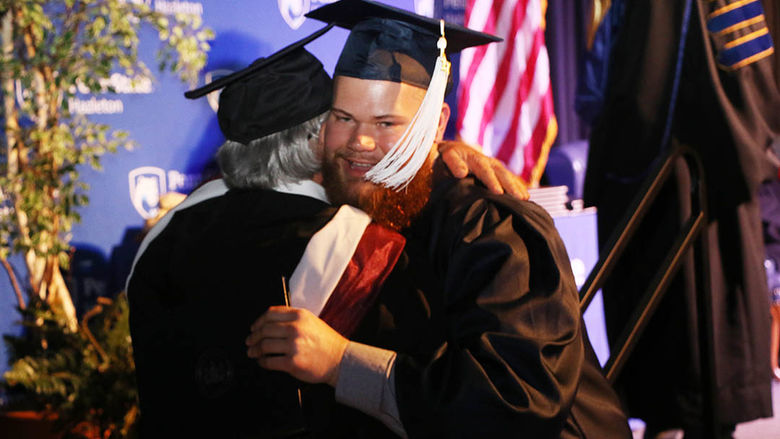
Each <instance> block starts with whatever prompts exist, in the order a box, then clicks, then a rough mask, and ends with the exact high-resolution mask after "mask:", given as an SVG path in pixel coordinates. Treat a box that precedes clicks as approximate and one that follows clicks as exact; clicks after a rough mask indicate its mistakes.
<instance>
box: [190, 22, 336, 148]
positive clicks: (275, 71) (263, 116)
mask: <svg viewBox="0 0 780 439" xmlns="http://www.w3.org/2000/svg"><path fill="white" fill-rule="evenodd" d="M331 27H333V25H329V26H326V27H325V28H323V29H320V30H318V31H317V32H315V33H313V34H311V35H309V36H307V37H306V38H303V39H301V40H299V41H296V42H295V43H293V44H290V45H289V46H287V47H285V48H283V49H281V50H279V51H278V52H275V53H274V54H272V55H270V56H268V57H267V58H258V59H257V60H255V61H254V62H253V63H252V64H250V65H249V66H248V67H246V68H244V69H242V70H239V71H237V72H234V73H232V74H230V75H228V76H224V77H222V78H219V79H217V80H215V81H212V82H210V83H209V84H206V85H204V86H203V87H200V88H198V89H195V90H191V91H188V92H186V93H185V94H184V95H185V96H186V97H187V98H189V99H195V98H199V97H201V96H203V95H206V94H208V93H210V92H212V91H214V90H218V89H220V88H223V87H224V88H225V89H224V90H222V93H220V95H219V109H218V110H217V119H218V120H219V126H220V128H221V129H222V133H223V134H224V135H225V137H226V138H227V139H229V140H234V141H237V142H241V143H244V144H246V143H249V142H251V141H252V140H255V139H259V138H261V137H265V136H267V135H269V134H273V133H276V132H279V131H282V130H286V129H288V128H291V127H294V126H295V125H298V124H300V123H303V122H306V121H307V120H310V119H312V118H313V117H315V116H317V115H319V114H322V113H324V112H325V111H327V110H328V109H329V108H330V105H331V100H332V98H333V91H332V90H333V86H332V83H331V79H330V76H328V73H327V72H326V71H325V70H324V69H323V67H322V64H321V63H320V62H319V60H317V58H315V57H314V56H313V55H312V54H310V53H309V52H307V51H306V49H304V48H303V46H304V45H305V44H307V43H309V42H310V41H312V40H314V39H316V38H317V37H319V36H320V35H322V34H323V33H325V32H327V31H328V30H329V29H330V28H331Z"/></svg>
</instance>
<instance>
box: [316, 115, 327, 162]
mask: <svg viewBox="0 0 780 439" xmlns="http://www.w3.org/2000/svg"><path fill="white" fill-rule="evenodd" d="M328 119H330V112H328V114H327V115H326V116H325V119H324V120H323V121H322V125H320V133H319V135H318V136H317V149H316V151H317V157H319V158H320V160H321V159H322V158H323V157H324V152H325V125H327V123H328Z"/></svg>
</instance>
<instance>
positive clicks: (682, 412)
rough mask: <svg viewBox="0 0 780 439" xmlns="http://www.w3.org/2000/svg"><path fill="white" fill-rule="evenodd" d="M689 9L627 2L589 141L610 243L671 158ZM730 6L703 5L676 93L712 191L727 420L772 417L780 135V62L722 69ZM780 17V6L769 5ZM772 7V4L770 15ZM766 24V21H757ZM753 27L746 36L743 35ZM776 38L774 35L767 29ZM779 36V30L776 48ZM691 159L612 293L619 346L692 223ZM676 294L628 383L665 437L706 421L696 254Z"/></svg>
mask: <svg viewBox="0 0 780 439" xmlns="http://www.w3.org/2000/svg"><path fill="white" fill-rule="evenodd" d="M685 3H686V2H684V1H677V0H653V1H638V0H636V1H628V2H627V5H626V13H625V14H626V15H625V19H624V21H623V24H622V28H621V31H620V34H619V36H618V39H617V41H616V46H615V48H614V53H613V58H612V60H611V63H610V82H609V86H608V89H607V92H606V102H605V106H604V112H603V113H602V115H601V117H600V119H599V120H598V121H597V123H596V125H595V127H594V131H593V133H592V136H591V142H590V154H589V158H588V170H587V175H586V180H585V201H586V203H587V204H590V205H595V206H596V207H597V208H598V211H599V214H598V222H599V239H600V241H601V243H602V245H603V244H604V243H605V242H607V240H608V239H609V237H610V235H611V234H612V233H613V232H614V231H615V229H616V227H617V225H618V224H619V223H620V220H621V218H622V217H623V215H625V214H626V210H627V208H628V207H629V205H630V202H631V200H632V198H633V197H634V196H635V195H637V192H638V190H639V188H640V186H641V184H642V181H643V180H644V178H645V177H646V176H647V175H648V173H649V169H650V168H651V167H652V166H653V165H654V164H655V163H656V161H657V160H660V158H661V157H662V156H663V154H664V151H665V148H668V147H670V145H668V144H667V145H664V144H662V139H663V138H664V128H665V124H666V121H667V118H668V114H669V113H668V110H669V108H670V97H671V95H672V91H673V89H674V87H673V85H674V76H675V66H676V62H677V58H678V54H679V46H678V42H679V41H680V35H681V28H682V25H681V22H682V18H683V15H684V6H685ZM728 3H734V2H733V1H731V2H727V1H724V0H717V1H709V0H694V1H693V2H692V10H691V19H690V22H689V28H688V35H687V39H686V40H685V48H684V57H683V62H682V66H681V74H680V79H679V85H678V97H677V102H676V106H675V109H674V118H673V120H672V125H671V127H670V130H669V140H670V144H672V143H675V142H676V143H682V144H685V145H687V146H689V147H691V148H692V149H694V150H695V151H697V152H698V153H699V155H700V156H701V159H702V162H703V167H704V174H705V175H704V180H705V182H706V184H707V192H708V199H707V201H708V205H709V208H710V211H709V213H710V223H709V226H708V228H707V233H708V239H709V257H710V259H709V262H710V285H711V287H712V299H713V312H714V315H713V318H714V325H715V327H714V334H715V361H716V367H717V377H716V379H717V395H716V398H717V401H718V404H719V411H718V413H717V416H718V418H719V421H720V422H721V423H722V424H726V425H728V424H734V423H738V422H743V421H748V420H751V419H755V418H760V417H766V416H771V414H772V403H771V393H770V390H771V388H770V380H771V377H770V370H769V361H768V359H769V349H768V346H769V341H768V335H769V313H768V312H767V306H768V292H767V288H766V280H765V277H764V270H763V266H762V260H763V257H764V252H763V243H762V236H761V227H760V226H761V224H760V219H759V211H758V205H757V201H756V198H757V191H758V186H759V184H760V183H761V181H762V180H764V179H766V178H772V177H773V176H774V175H776V172H777V171H776V168H775V169H773V167H772V166H771V163H770V161H769V160H768V159H767V156H766V149H767V147H768V146H769V144H770V143H771V141H772V139H773V138H777V137H778V136H779V135H780V111H778V108H780V93H778V84H777V76H776V75H777V72H775V70H774V69H775V68H776V65H777V61H776V59H777V54H774V55H772V56H769V57H768V58H764V59H762V60H760V61H758V62H755V63H753V64H750V65H747V66H745V67H743V68H741V69H738V70H736V71H728V70H724V69H722V68H720V67H718V65H717V63H716V58H717V56H718V52H719V51H721V50H724V47H725V44H727V43H728V42H729V41H730V40H733V39H735V38H736V36H734V35H718V34H710V33H709V32H708V31H707V28H706V22H707V17H708V16H709V14H710V13H711V12H712V11H714V10H715V9H718V8H723V7H725V6H726V5H727V4H728ZM762 3H763V4H764V5H765V6H766V10H767V11H770V10H774V11H775V13H774V14H772V15H769V13H768V12H767V14H766V17H767V18H768V19H769V20H770V21H771V20H773V21H775V22H776V21H777V14H776V11H777V6H776V1H774V0H772V1H769V0H762ZM770 7H771V9H770ZM754 26H758V25H754ZM754 30H755V29H753V28H750V27H748V28H744V29H742V30H741V31H740V32H742V33H743V34H747V33H749V32H751V31H754ZM770 30H772V29H770ZM777 42H778V38H777V35H775V44H777ZM689 198H690V181H689V178H688V176H687V169H686V165H685V163H678V164H677V169H676V172H675V173H674V178H673V179H672V182H671V183H670V184H667V186H666V187H665V188H664V189H663V191H662V193H661V195H660V196H659V198H658V202H657V203H656V206H655V207H654V208H653V209H652V210H651V212H650V214H649V215H648V217H647V218H646V219H645V220H644V222H643V225H642V228H640V229H639V231H638V232H637V233H636V234H635V237H634V239H633V240H632V241H631V245H630V246H629V247H628V248H627V249H626V251H625V258H624V259H623V262H621V263H620V264H619V265H618V266H617V267H616V268H615V269H614V271H613V274H612V275H611V278H610V281H609V282H608V283H607V284H606V285H605V287H604V289H603V293H604V308H605V313H606V318H607V331H608V335H609V337H610V340H611V341H612V342H614V341H615V340H616V339H617V337H618V335H619V334H620V332H621V331H622V330H623V327H624V325H625V323H626V320H627V319H628V316H629V315H630V313H631V310H632V309H633V308H634V306H635V304H636V302H637V297H638V295H639V294H641V293H642V292H643V291H644V290H645V288H646V287H647V285H648V284H649V282H650V280H651V276H652V274H653V272H654V271H655V269H656V268H657V267H658V266H659V265H660V264H661V262H662V260H663V257H664V255H665V253H666V251H667V250H668V248H669V246H670V244H671V243H672V240H673V238H674V234H675V233H676V232H677V231H678V230H679V229H680V225H681V224H682V222H683V220H685V219H686V218H687V217H688V215H689V214H690V212H689V209H688V208H687V207H686V206H687V203H688V200H689ZM684 262H685V264H684V265H683V267H682V270H681V271H680V274H679V275H678V276H676V277H675V278H674V280H673V282H672V284H671V286H670V287H669V290H668V293H667V295H666V297H665V298H664V300H663V302H662V303H661V304H660V306H659V308H658V310H657V312H656V314H655V316H654V317H653V319H652V321H651V322H650V323H649V325H648V327H647V328H646V331H645V334H644V335H643V336H642V338H641V339H640V342H639V344H638V345H637V347H636V350H635V351H634V353H633V354H632V356H631V357H630V358H629V360H628V363H627V365H626V367H625V369H624V371H623V372H622V373H621V375H620V377H619V382H618V384H619V387H620V388H621V389H622V390H623V396H624V397H625V401H626V403H627V404H628V407H629V409H630V413H629V414H630V415H632V416H634V417H640V418H643V419H644V420H645V421H648V422H649V423H651V424H652V425H653V427H655V428H671V427H685V428H688V429H691V430H692V431H695V430H696V428H697V426H698V424H699V423H700V417H701V400H700V399H701V389H700V381H699V380H700V371H699V366H698V349H699V345H698V339H697V337H698V335H697V328H696V324H697V323H696V322H697V317H696V309H695V291H696V288H697V285H696V277H695V274H694V273H695V271H694V270H695V269H699V268H700V267H695V266H694V261H693V258H692V257H690V255H689V256H688V257H687V258H686V259H685V261H684Z"/></svg>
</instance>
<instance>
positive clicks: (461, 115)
mask: <svg viewBox="0 0 780 439" xmlns="http://www.w3.org/2000/svg"><path fill="white" fill-rule="evenodd" d="M546 9H547V2H546V1H545V0H467V2H466V11H465V23H464V24H465V25H466V26H467V27H469V28H471V29H475V30H480V31H483V32H488V33H492V34H494V35H498V36H500V37H502V38H503V39H504V42H502V43H494V44H488V45H485V46H479V47H475V48H470V49H466V50H464V51H463V52H462V54H461V57H460V85H459V87H458V119H457V125H456V127H457V131H458V134H459V136H460V138H461V139H462V140H463V141H465V142H468V143H471V144H479V145H482V147H483V151H484V152H485V153H486V154H487V155H490V156H493V157H496V158H498V159H499V160H501V161H502V162H504V163H505V164H506V165H507V167H508V168H509V169H510V170H511V171H512V172H514V173H516V174H518V175H519V176H520V177H522V178H523V180H525V182H526V183H528V184H530V185H531V186H536V185H537V184H538V183H539V179H540V178H541V176H542V173H543V172H544V166H545V164H546V163H547V154H548V152H549V150H550V146H552V143H553V141H554V140H555V136H556V134H557V132H558V125H557V123H556V120H555V114H554V111H553V97H552V88H551V85H550V64H549V59H548V57H547V48H546V46H545V42H544V27H545V21H544V14H545V12H546Z"/></svg>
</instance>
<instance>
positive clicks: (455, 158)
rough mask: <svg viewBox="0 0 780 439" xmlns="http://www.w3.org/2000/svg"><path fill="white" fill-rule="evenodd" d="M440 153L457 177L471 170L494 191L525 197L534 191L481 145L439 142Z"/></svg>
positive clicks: (522, 198)
mask: <svg viewBox="0 0 780 439" xmlns="http://www.w3.org/2000/svg"><path fill="white" fill-rule="evenodd" d="M438 149H439V155H440V156H441V159H442V160H443V161H444V164H446V165H447V167H448V168H449V169H450V172H452V175H454V176H455V177H456V178H464V177H465V176H467V175H468V174H469V172H471V173H472V174H474V175H475V176H476V177H477V179H479V181H481V182H482V183H483V184H484V185H485V186H486V187H487V188H488V190H490V191H491V192H493V193H496V194H503V193H504V192H506V193H508V194H509V195H512V196H514V197H516V198H519V199H521V200H527V199H528V198H529V197H530V195H529V194H528V189H527V188H526V185H525V183H523V181H522V180H521V179H520V177H518V176H516V175H515V174H513V173H511V172H509V170H508V169H506V167H504V165H503V164H502V163H501V162H500V161H499V160H498V159H495V158H492V157H488V156H486V155H485V154H482V151H480V150H479V149H478V148H475V147H473V146H471V145H468V144H467V143H464V142H459V141H455V140H442V141H440V142H438Z"/></svg>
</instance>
